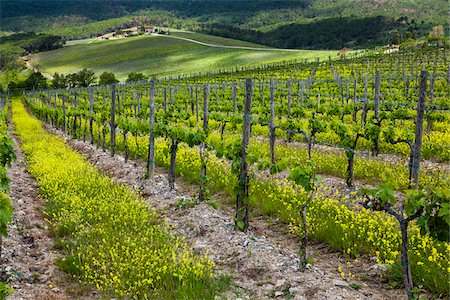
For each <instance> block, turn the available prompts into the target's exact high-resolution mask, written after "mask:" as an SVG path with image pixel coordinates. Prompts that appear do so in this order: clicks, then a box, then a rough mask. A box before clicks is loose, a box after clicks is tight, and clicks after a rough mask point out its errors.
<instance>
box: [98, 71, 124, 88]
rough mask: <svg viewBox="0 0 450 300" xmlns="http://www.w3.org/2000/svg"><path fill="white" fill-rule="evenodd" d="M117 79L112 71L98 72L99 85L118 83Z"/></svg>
mask: <svg viewBox="0 0 450 300" xmlns="http://www.w3.org/2000/svg"><path fill="white" fill-rule="evenodd" d="M118 82H119V80H117V79H116V76H115V75H114V73H112V72H103V73H102V74H100V81H99V82H98V84H100V85H108V84H115V83H118Z"/></svg>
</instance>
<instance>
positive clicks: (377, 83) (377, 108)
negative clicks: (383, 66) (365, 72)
mask: <svg viewBox="0 0 450 300" xmlns="http://www.w3.org/2000/svg"><path fill="white" fill-rule="evenodd" d="M380 85H381V83H380V71H379V70H377V71H376V74H375V97H374V105H373V107H374V111H375V119H377V120H378V118H379V116H378V114H379V111H380Z"/></svg>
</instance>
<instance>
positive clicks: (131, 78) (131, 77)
mask: <svg viewBox="0 0 450 300" xmlns="http://www.w3.org/2000/svg"><path fill="white" fill-rule="evenodd" d="M147 79H148V77H147V76H145V75H144V74H142V73H138V72H132V73H130V74H128V78H127V82H136V81H142V80H147Z"/></svg>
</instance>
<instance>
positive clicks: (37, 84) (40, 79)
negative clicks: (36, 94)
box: [23, 72, 48, 90]
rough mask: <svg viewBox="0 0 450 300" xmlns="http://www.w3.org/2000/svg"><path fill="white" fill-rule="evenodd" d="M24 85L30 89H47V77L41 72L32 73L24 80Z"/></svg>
mask: <svg viewBox="0 0 450 300" xmlns="http://www.w3.org/2000/svg"><path fill="white" fill-rule="evenodd" d="M23 87H24V88H26V89H30V90H38V89H46V88H47V87H48V86H47V79H45V77H44V75H42V73H41V72H36V73H33V74H31V75H30V76H29V77H28V78H27V79H26V80H25V82H24V84H23Z"/></svg>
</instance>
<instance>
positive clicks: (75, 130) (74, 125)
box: [71, 92, 77, 138]
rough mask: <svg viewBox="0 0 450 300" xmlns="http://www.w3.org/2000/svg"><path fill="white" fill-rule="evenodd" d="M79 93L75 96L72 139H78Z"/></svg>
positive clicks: (75, 93)
mask: <svg viewBox="0 0 450 300" xmlns="http://www.w3.org/2000/svg"><path fill="white" fill-rule="evenodd" d="M76 111H77V92H74V94H73V124H72V132H71V135H72V138H76V134H77V113H76Z"/></svg>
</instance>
